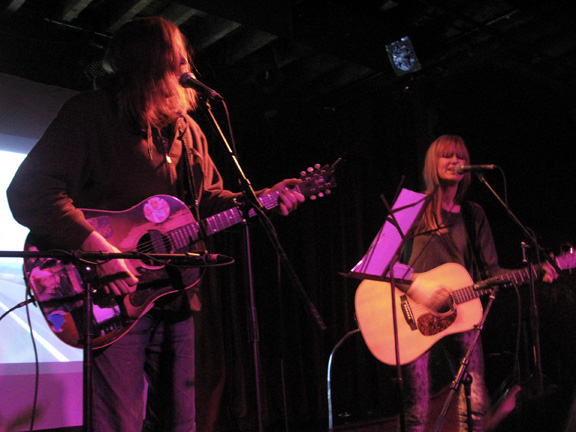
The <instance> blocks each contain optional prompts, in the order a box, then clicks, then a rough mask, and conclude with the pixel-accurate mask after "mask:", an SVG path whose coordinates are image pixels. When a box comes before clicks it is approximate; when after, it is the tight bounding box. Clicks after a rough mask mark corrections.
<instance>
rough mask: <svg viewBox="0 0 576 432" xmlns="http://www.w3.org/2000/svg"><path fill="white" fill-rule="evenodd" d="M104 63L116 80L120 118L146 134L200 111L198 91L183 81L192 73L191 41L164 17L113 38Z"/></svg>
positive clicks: (127, 27)
mask: <svg viewBox="0 0 576 432" xmlns="http://www.w3.org/2000/svg"><path fill="white" fill-rule="evenodd" d="M185 62H186V63H185ZM184 63H185V64H184ZM104 64H105V66H106V67H107V68H108V69H110V70H111V71H112V72H113V74H114V75H115V79H116V85H117V102H118V113H119V116H120V119H121V120H122V121H125V122H127V123H128V124H130V125H132V126H136V127H137V128H139V129H140V130H146V129H147V128H148V127H156V128H159V129H160V128H162V127H164V126H167V125H168V124H171V123H173V122H174V121H175V120H176V119H177V118H178V117H180V116H181V115H183V114H184V113H186V112H188V111H191V110H193V109H195V108H196V106H197V96H196V92H195V91H194V90H192V89H187V88H183V87H182V86H181V85H180V82H179V79H180V76H181V74H182V73H183V72H190V71H191V70H190V65H191V64H192V59H191V55H190V53H189V50H188V46H187V41H186V38H185V37H184V35H183V34H182V33H181V32H180V30H179V29H178V27H177V26H176V25H174V24H173V23H171V22H170V21H167V20H165V19H164V18H161V17H151V18H136V19H134V20H132V21H129V22H127V23H126V24H124V25H123V26H122V27H121V28H120V29H119V30H118V31H117V32H116V34H115V35H114V36H113V38H112V40H111V42H110V45H109V47H108V51H107V53H106V57H105V60H104ZM183 67H184V69H183Z"/></svg>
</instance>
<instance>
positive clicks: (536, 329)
mask: <svg viewBox="0 0 576 432" xmlns="http://www.w3.org/2000/svg"><path fill="white" fill-rule="evenodd" d="M476 176H477V177H478V180H480V182H481V183H483V184H484V185H485V186H486V187H487V188H488V190H490V192H491V193H492V194H493V195H494V197H496V199H497V200H498V202H499V203H500V204H501V205H502V206H503V207H504V209H505V210H506V212H507V213H508V215H509V216H510V218H511V219H512V220H513V221H514V222H515V223H516V225H518V227H520V229H521V231H522V232H523V233H524V235H525V236H526V238H527V239H528V240H529V241H530V244H531V245H532V246H533V247H534V249H535V250H536V252H537V256H538V257H541V256H544V258H545V259H546V260H547V261H548V262H549V263H550V264H551V265H552V266H553V267H554V268H555V269H556V271H557V272H558V273H560V271H561V270H560V268H559V267H558V264H557V263H556V262H555V261H554V260H553V259H552V258H551V257H550V256H549V255H548V254H547V253H545V252H544V250H543V249H542V247H541V246H540V245H539V244H538V240H536V237H535V236H534V234H532V233H531V232H530V231H529V230H528V228H526V227H525V226H524V225H523V224H522V223H521V222H520V220H518V218H517V217H516V216H515V215H514V213H512V210H510V208H509V207H508V204H507V203H505V202H504V201H503V200H502V199H501V198H500V196H499V195H498V194H497V193H496V191H495V190H494V189H493V188H492V186H490V184H489V183H488V182H487V181H486V178H485V177H484V175H483V174H482V172H481V171H479V172H477V173H476ZM530 276H531V277H530V318H531V319H530V322H531V331H532V352H533V355H534V358H533V366H534V368H535V371H536V380H537V384H538V391H539V394H540V395H542V394H543V392H544V380H543V374H542V360H541V356H540V321H539V320H540V319H539V314H538V303H537V300H536V290H535V284H534V278H533V277H532V271H530Z"/></svg>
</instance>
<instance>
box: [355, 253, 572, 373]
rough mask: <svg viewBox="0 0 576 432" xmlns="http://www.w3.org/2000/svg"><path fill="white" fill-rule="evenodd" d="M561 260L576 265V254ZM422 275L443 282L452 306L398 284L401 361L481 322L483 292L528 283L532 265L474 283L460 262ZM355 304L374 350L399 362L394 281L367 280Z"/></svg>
mask: <svg viewBox="0 0 576 432" xmlns="http://www.w3.org/2000/svg"><path fill="white" fill-rule="evenodd" d="M556 262H557V264H558V266H559V267H560V269H563V270H564V269H571V268H574V267H576V253H573V252H572V251H571V252H569V253H565V254H563V255H561V256H559V257H556ZM538 270H539V269H537V268H535V271H538ZM421 276H422V277H425V278H426V280H427V283H430V284H431V285H429V286H431V287H438V288H437V289H436V290H435V291H434V292H435V294H436V295H437V296H438V297H439V298H444V299H445V302H444V303H443V304H445V306H446V307H445V310H443V311H441V312H438V311H433V310H431V309H429V308H427V307H426V306H424V305H422V304H419V303H417V302H415V301H414V300H413V299H411V298H410V297H408V296H407V295H406V294H405V292H404V291H402V290H400V289H399V288H398V287H396V288H395V289H394V305H395V307H396V317H397V321H398V347H399V360H400V364H401V365H403V364H406V363H409V362H411V361H413V360H415V359H416V358H418V357H420V356H421V355H422V354H424V353H425V352H426V351H427V350H428V349H430V348H431V347H432V346H433V345H434V344H435V343H436V342H438V341H439V340H440V339H442V338H443V337H445V336H447V335H449V334H453V333H460V332H464V331H467V330H471V329H473V328H474V326H476V325H477V324H479V323H480V321H481V319H482V304H481V302H480V299H479V297H480V296H482V295H485V294H489V293H490V292H491V291H492V288H493V287H494V285H496V284H523V283H525V282H527V281H528V280H529V277H530V275H529V270H528V269H527V268H523V269H519V270H515V271H512V272H509V273H506V274H502V275H499V276H496V277H492V278H490V279H487V280H485V281H482V282H478V283H476V284H474V283H473V281H472V278H471V277H470V275H469V274H468V272H467V271H466V269H465V268H464V267H462V266H461V265H459V264H455V263H448V264H443V265H441V266H439V267H436V268H435V269H432V270H430V271H428V272H425V273H422V275H421ZM355 308H356V318H357V321H358V326H359V328H360V332H361V333H362V336H363V338H364V340H365V342H366V345H367V346H368V349H369V350H370V352H371V353H372V354H373V355H374V357H376V358H377V359H378V360H380V361H381V362H383V363H386V364H389V365H396V350H395V341H394V323H393V318H392V292H391V286H390V283H388V282H381V281H373V280H364V281H362V282H361V283H360V285H359V286H358V288H357V290H356V296H355Z"/></svg>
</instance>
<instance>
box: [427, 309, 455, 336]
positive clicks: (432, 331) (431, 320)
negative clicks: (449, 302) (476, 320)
mask: <svg viewBox="0 0 576 432" xmlns="http://www.w3.org/2000/svg"><path fill="white" fill-rule="evenodd" d="M457 317H458V314H457V312H456V311H454V312H452V313H450V314H449V315H446V316H442V317H439V316H437V315H434V314H433V313H426V314H423V315H421V316H420V317H418V330H420V333H422V335H423V336H434V335H436V334H438V333H440V332H443V331H444V330H446V329H447V328H448V327H450V326H451V325H452V324H453V323H454V321H456V318H457Z"/></svg>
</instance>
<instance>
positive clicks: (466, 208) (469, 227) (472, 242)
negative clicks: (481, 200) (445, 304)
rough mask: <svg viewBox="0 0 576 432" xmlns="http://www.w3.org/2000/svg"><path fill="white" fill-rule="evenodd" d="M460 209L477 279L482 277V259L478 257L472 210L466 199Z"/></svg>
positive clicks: (478, 251)
mask: <svg viewBox="0 0 576 432" xmlns="http://www.w3.org/2000/svg"><path fill="white" fill-rule="evenodd" d="M461 209H462V219H464V225H465V226H466V235H467V236H468V249H469V251H470V256H471V259H472V267H473V272H474V276H475V279H476V280H478V278H480V279H481V278H482V276H483V273H482V271H481V269H480V263H481V262H482V260H481V259H480V248H479V245H478V242H477V236H476V223H475V217H474V212H473V211H472V206H471V205H470V203H469V202H468V201H464V203H462V206H461Z"/></svg>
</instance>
